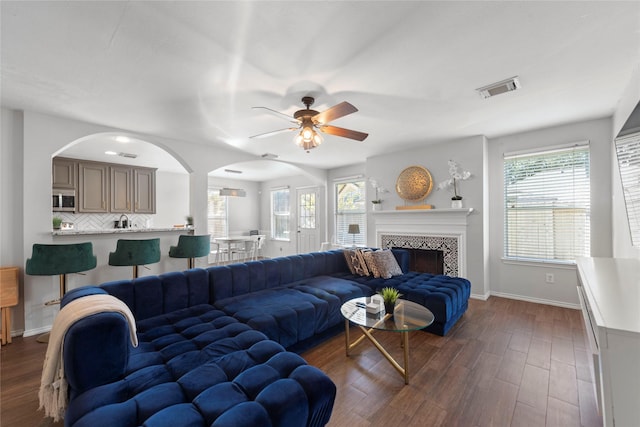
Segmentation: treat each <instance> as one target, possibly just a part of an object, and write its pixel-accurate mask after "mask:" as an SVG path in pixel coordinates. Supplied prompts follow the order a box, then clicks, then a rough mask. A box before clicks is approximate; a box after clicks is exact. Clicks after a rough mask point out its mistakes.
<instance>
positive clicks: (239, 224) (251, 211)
mask: <svg viewBox="0 0 640 427" xmlns="http://www.w3.org/2000/svg"><path fill="white" fill-rule="evenodd" d="M209 185H211V186H214V187H226V188H241V189H243V190H245V191H246V192H247V195H246V197H227V209H228V217H229V235H230V236H241V235H248V234H249V230H258V229H260V205H261V200H260V194H259V184H258V183H257V182H253V181H241V180H237V179H222V178H214V177H209ZM208 232H209V231H208Z"/></svg>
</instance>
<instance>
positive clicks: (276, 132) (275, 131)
mask: <svg viewBox="0 0 640 427" xmlns="http://www.w3.org/2000/svg"><path fill="white" fill-rule="evenodd" d="M292 130H298V128H286V129H279V130H274V131H271V132H267V133H259V134H258V135H253V136H250V137H249V138H266V137H268V136H273V135H277V134H279V133H284V132H289V131H292Z"/></svg>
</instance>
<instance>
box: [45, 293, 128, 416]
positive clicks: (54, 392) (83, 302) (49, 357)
mask: <svg viewBox="0 0 640 427" xmlns="http://www.w3.org/2000/svg"><path fill="white" fill-rule="evenodd" d="M103 312H117V313H121V314H122V315H123V316H124V317H125V318H126V319H127V320H128V322H129V334H130V338H131V343H132V344H133V346H134V347H137V346H138V337H137V336H136V321H135V319H134V317H133V314H132V313H131V310H129V307H127V305H126V304H125V303H124V302H122V301H121V300H119V299H118V298H116V297H114V296H111V295H104V294H101V295H87V296H85V297H82V298H78V299H75V300H73V301H71V302H70V303H68V304H67V305H65V306H64V307H63V308H62V309H61V310H60V313H59V314H58V316H56V318H55V320H54V322H53V327H52V328H51V336H50V337H49V346H48V347H47V354H46V356H45V358H44V366H43V368H42V378H41V379H40V392H39V393H38V397H39V399H40V408H38V409H42V408H44V412H45V415H46V416H48V417H52V418H53V419H54V421H59V420H60V419H62V418H64V412H65V410H66V408H67V394H68V393H67V380H66V378H65V376H64V363H63V360H64V359H63V357H62V356H63V355H62V347H63V343H64V337H65V334H66V333H67V330H68V329H69V328H70V327H71V326H72V325H73V324H74V323H75V322H77V321H78V320H80V319H82V318H84V317H87V316H91V315H92V314H96V313H103ZM108 344H109V343H105V345H108Z"/></svg>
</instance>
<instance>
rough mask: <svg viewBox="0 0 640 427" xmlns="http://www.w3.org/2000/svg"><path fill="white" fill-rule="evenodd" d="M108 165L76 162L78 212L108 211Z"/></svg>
mask: <svg viewBox="0 0 640 427" xmlns="http://www.w3.org/2000/svg"><path fill="white" fill-rule="evenodd" d="M108 173H109V167H108V166H107V165H105V164H101V163H82V162H81V163H79V164H78V175H79V177H78V178H79V179H78V184H79V185H78V190H79V196H78V198H79V202H80V203H79V206H78V211H79V212H98V213H100V212H109V199H108V194H109V176H108Z"/></svg>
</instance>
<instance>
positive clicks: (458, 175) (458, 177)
mask: <svg viewBox="0 0 640 427" xmlns="http://www.w3.org/2000/svg"><path fill="white" fill-rule="evenodd" d="M448 164H449V179H447V180H445V181H442V182H440V183H439V184H438V190H442V189H445V188H453V197H451V207H452V208H461V207H462V196H461V195H459V194H458V185H459V182H460V181H466V180H467V179H469V178H471V172H469V171H465V170H462V169H461V168H460V166H459V165H458V163H456V162H454V161H453V160H449V161H448Z"/></svg>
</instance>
